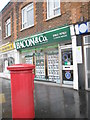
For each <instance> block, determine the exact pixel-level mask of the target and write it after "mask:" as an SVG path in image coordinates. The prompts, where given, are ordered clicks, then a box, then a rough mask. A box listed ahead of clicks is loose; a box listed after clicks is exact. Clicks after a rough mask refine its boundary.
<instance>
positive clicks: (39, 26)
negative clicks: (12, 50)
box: [17, 2, 89, 39]
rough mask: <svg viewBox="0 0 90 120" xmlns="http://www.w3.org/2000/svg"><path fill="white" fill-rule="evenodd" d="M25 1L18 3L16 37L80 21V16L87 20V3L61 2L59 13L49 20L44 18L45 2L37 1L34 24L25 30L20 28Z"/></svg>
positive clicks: (45, 13)
mask: <svg viewBox="0 0 90 120" xmlns="http://www.w3.org/2000/svg"><path fill="white" fill-rule="evenodd" d="M25 5H27V3H23V4H19V17H18V19H19V20H18V27H19V28H18V37H17V38H18V39H19V38H24V37H26V36H30V35H34V34H37V33H39V32H43V31H45V30H49V29H50V28H55V27H58V26H62V25H65V24H75V23H78V22H81V17H83V18H84V21H87V20H88V17H89V16H88V15H89V13H88V12H89V11H88V3H86V2H85V3H80V2H78V3H76V2H75V3H70V2H67V3H64V2H62V3H61V15H60V16H58V17H56V18H53V19H51V20H46V17H47V4H46V2H38V3H35V4H34V13H35V14H34V23H35V26H34V27H31V28H28V29H26V30H23V31H20V30H21V9H22V8H23V7H24V6H25Z"/></svg>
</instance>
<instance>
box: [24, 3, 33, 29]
mask: <svg viewBox="0 0 90 120" xmlns="http://www.w3.org/2000/svg"><path fill="white" fill-rule="evenodd" d="M33 25H34V7H33V3H31V4H29V5H27V6H26V7H24V8H23V9H22V29H24V28H28V27H31V26H33Z"/></svg>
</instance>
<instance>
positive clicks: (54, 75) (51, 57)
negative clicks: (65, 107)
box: [47, 52, 60, 83]
mask: <svg viewBox="0 0 90 120" xmlns="http://www.w3.org/2000/svg"><path fill="white" fill-rule="evenodd" d="M58 56H59V54H58V52H56V53H54V52H51V53H48V56H47V68H48V78H49V81H52V82H56V83H60V76H59V60H58Z"/></svg>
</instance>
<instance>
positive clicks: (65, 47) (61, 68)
mask: <svg viewBox="0 0 90 120" xmlns="http://www.w3.org/2000/svg"><path fill="white" fill-rule="evenodd" d="M69 48H70V49H72V45H63V46H59V54H60V58H59V60H60V79H61V84H60V85H61V86H62V87H70V88H73V81H71V82H70V85H69V84H64V83H63V82H64V80H63V78H62V70H65V69H64V66H65V65H62V55H61V51H62V50H64V49H69ZM67 67H68V66H67ZM69 67H70V68H68V69H69V70H73V65H70V66H69Z"/></svg>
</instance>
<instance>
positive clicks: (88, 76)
mask: <svg viewBox="0 0 90 120" xmlns="http://www.w3.org/2000/svg"><path fill="white" fill-rule="evenodd" d="M84 54H85V87H86V90H90V45H87V46H84Z"/></svg>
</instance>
